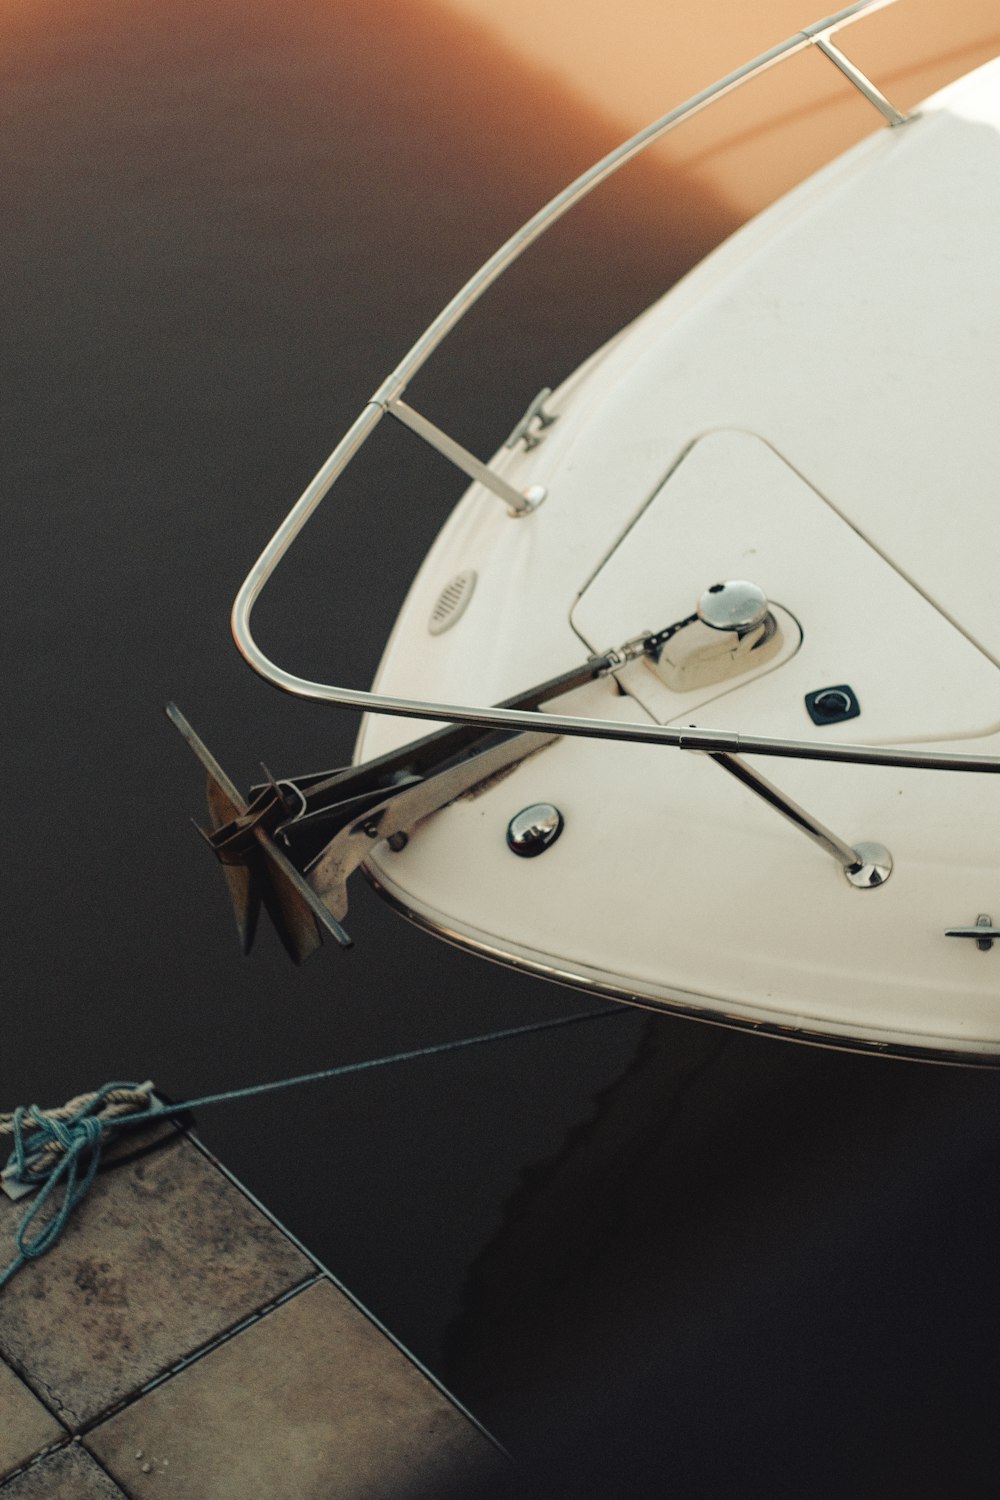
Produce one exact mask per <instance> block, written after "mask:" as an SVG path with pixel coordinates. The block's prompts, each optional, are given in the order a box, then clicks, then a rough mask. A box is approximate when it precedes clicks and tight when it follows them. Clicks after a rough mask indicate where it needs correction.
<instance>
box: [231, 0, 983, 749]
mask: <svg viewBox="0 0 1000 1500" xmlns="http://www.w3.org/2000/svg"><path fill="white" fill-rule="evenodd" d="M892 4H895V0H857V3H855V4H854V5H850V6H847V7H846V8H845V9H844V10H840V11H837V12H836V13H835V14H833V15H831V16H827V17H826V18H825V19H824V20H822V21H817V22H816V23H814V24H813V25H812V26H808V27H806V28H804V29H803V30H802V31H799V32H796V33H795V35H794V36H792V37H790V38H789V39H788V40H787V41H785V42H781V43H779V45H778V46H775V47H771V48H769V49H768V51H766V52H762V53H761V54H760V55H759V56H758V57H756V58H754V59H753V60H752V61H751V62H748V63H745V64H743V66H742V67H740V68H737V69H736V70H735V71H734V72H732V73H728V74H727V75H726V76H725V77H724V78H722V79H720V80H719V81H718V82H717V83H714V84H712V85H711V86H710V87H709V88H706V89H702V90H701V91H700V92H699V93H697V94H694V95H693V96H692V97H691V98H690V99H688V100H687V101H686V103H684V104H681V105H679V106H678V107H677V108H675V109H673V110H671V111H669V113H667V114H665V115H663V116H662V117H661V118H660V119H659V120H655V121H654V122H653V123H652V124H651V125H648V126H646V127H645V128H644V129H643V130H640V131H639V132H638V133H637V134H635V135H633V136H631V137H630V138H629V139H628V140H627V141H625V142H623V144H622V145H620V146H618V147H617V148H616V149H615V150H613V151H611V152H609V153H608V155H607V156H605V157H602V159H601V160H600V161H599V162H597V163H596V164H595V165H594V166H592V167H591V168H589V169H588V170H587V171H586V172H584V173H583V174H582V175H581V176H580V177H578V178H577V179H576V180H575V181H574V182H572V183H570V185H569V186H568V187H566V188H564V189H563V190H562V192H560V193H558V194H557V195H556V196H555V197H554V198H553V199H552V200H551V201H550V202H549V203H547V204H546V205H545V207H544V208H541V209H540V210H539V211H538V212H537V213H536V214H535V215H534V216H533V217H532V218H530V219H529V220H528V221H527V223H525V224H524V225H522V227H521V228H520V229H518V230H517V231H516V232H515V233H514V234H513V235H512V236H511V238H510V239H508V240H507V241H506V243H505V244H503V245H501V246H500V248H499V249H498V250H497V251H495V253H494V254H493V255H492V256H491V257H490V259H489V260H487V261H486V262H485V263H484V265H482V266H481V267H480V268H479V270H478V271H477V272H476V273H475V274H474V275H473V276H472V277H471V278H470V279H469V281H468V282H466V284H465V286H463V287H462V289H461V290H460V291H459V292H458V293H457V294H456V295H455V296H454V297H453V298H452V299H451V301H450V302H449V303H448V304H447V305H446V306H445V307H444V308H443V309H442V311H441V312H440V313H439V314H438V316H437V317H436V318H435V319H434V321H433V322H432V323H431V324H430V326H429V327H428V328H427V329H426V331H425V332H424V333H423V334H422V335H421V337H420V338H419V339H418V340H417V342H416V343H415V344H414V345H413V347H412V348H411V349H410V350H409V352H408V353H407V354H406V355H405V356H404V358H403V359H402V360H401V361H400V363H399V364H398V365H397V366H396V368H395V370H393V372H392V374H391V375H389V376H388V378H387V379H386V380H384V381H383V382H382V384H381V385H380V386H379V388H378V390H377V391H376V392H375V394H374V395H373V396H372V398H371V400H370V401H369V402H368V403H367V404H366V405H365V407H364V408H363V409H362V411H361V413H360V414H359V416H358V417H357V418H356V419H355V421H354V423H353V424H352V425H351V427H350V428H349V429H348V431H347V433H346V434H345V435H344V437H343V438H342V439H341V441H340V442H339V443H338V444H337V447H336V448H335V449H334V450H333V452H332V453H331V454H330V456H329V458H328V459H327V460H326V462H325V463H324V465H323V466H322V468H321V469H320V470H319V472H318V473H317V474H316V475H315V477H314V478H313V479H312V481H311V482H310V483H309V484H308V485H307V486H306V489H305V490H304V491H303V493H302V495H301V496H300V497H299V499H298V501H297V502H296V504H295V505H294V506H293V508H292V509H291V510H290V511H289V513H288V515H287V516H286V517H285V520H284V521H283V522H282V524H281V525H280V526H279V528H278V530H277V531H276V532H275V533H274V536H273V537H272V538H271V540H270V542H268V544H267V546H266V547H265V548H264V551H263V552H262V553H261V555H260V557H259V558H258V559H257V561H256V563H255V564H254V566H253V568H252V569H251V570H250V572H249V573H248V575H247V577H246V579H245V581H244V583H243V586H242V588H241V589H240V591H239V593H238V594H237V596H236V600H235V602H234V604H233V610H232V630H233V636H234V639H235V641H236V645H237V647H238V648H239V650H240V652H241V653H242V655H243V656H244V657H245V659H246V660H247V662H249V664H250V666H251V667H253V669H254V671H256V672H258V673H259V674H260V676H262V677H263V678H265V679H266V680H267V681H268V682H270V683H272V684H273V685H274V686H275V687H278V688H281V689H282V691H283V692H286V693H291V694H292V695H294V696H296V697H300V698H308V699H311V700H314V701H317V702H322V703H332V704H335V705H337V706H339V707H342V708H354V709H360V710H362V711H364V712H367V713H378V714H389V715H397V716H400V717H404V718H414V719H430V720H436V721H445V722H450V723H456V724H469V725H474V726H483V727H494V728H498V729H508V730H518V731H535V730H537V728H538V717H539V716H538V714H537V713H536V712H530V713H526V712H521V713H518V712H515V711H513V710H510V709H501V708H482V707H477V706H474V705H470V704H455V703H430V702H427V701H424V700H414V699H408V698H397V697H390V696H386V695H383V694H378V693H371V692H364V691H360V690H356V689H350V688H342V687H337V686H335V685H334V684H331V683H322V682H313V681H310V680H309V679H308V678H304V677H298V676H296V675H295V674H294V673H291V672H287V671H285V670H284V668H282V667H279V666H278V665H277V663H276V662H273V661H271V660H270V658H269V657H268V656H266V655H265V653H264V652H263V651H262V650H261V648H260V647H259V646H258V644H257V642H256V641H255V639H254V637H253V634H252V631H251V629H250V617H251V614H252V611H253V607H254V604H255V603H256V601H257V599H258V598H259V596H260V593H261V591H262V590H263V588H264V585H265V584H266V583H267V581H268V579H269V578H270V577H271V574H272V573H273V572H274V570H275V568H276V567H277V565H278V563H279V562H280V561H281V559H282V557H283V556H284V555H285V553H286V552H287V550H288V548H289V547H290V546H291V544H292V542H293V541H294V540H295V538H296V537H297V536H298V534H299V532H300V531H301V530H302V528H303V527H304V526H305V524H306V522H307V521H308V520H309V518H310V516H311V515H312V514H313V512H314V511H315V510H316V508H317V506H318V505H319V504H320V502H321V501H322V500H323V498H324V497H325V495H326V494H327V493H328V491H329V490H330V488H331V486H332V485H333V484H334V483H335V481H336V480H337V479H338V478H339V477H340V475H341V474H342V473H343V472H344V470H345V469H346V468H347V466H348V464H349V463H350V462H351V460H352V459H353V458H354V456H355V454H356V453H357V452H358V450H359V449H360V448H361V447H362V446H363V444H364V443H365V442H366V441H367V440H368V438H369V437H370V436H371V434H372V432H374V430H375V428H376V427H377V425H378V423H379V422H380V421H381V419H382V417H383V416H384V415H385V413H386V411H388V410H389V408H390V407H391V405H392V404H393V402H395V401H397V400H398V399H399V398H400V397H401V396H402V394H403V392H404V391H405V389H406V386H407V384H408V382H409V381H410V380H411V379H412V378H413V376H414V375H415V374H416V373H417V371H418V370H420V368H421V367H422V366H423V365H424V364H425V362H426V361H427V360H428V359H429V357H430V356H431V354H433V352H434V351H435V349H437V347H438V345H439V344H440V343H441V342H442V340H443V339H444V338H445V337H446V336H447V334H448V333H450V331H451V330H452V328H454V326H455V325H456V323H458V322H459V320H460V319H461V318H462V317H464V315H465V313H466V312H468V310H469V308H471V307H472V306H473V304H474V303H475V302H477V301H478V300H479V298H480V297H481V296H482V295H483V293H484V292H485V291H486V290H487V289H488V288H489V287H490V286H491V285H492V284H493V282H494V281H496V280H497V278H498V277H499V276H500V275H502V273H503V272H504V271H505V270H507V268H508V267H509V266H510V265H512V264H513V262H514V261H515V260H516V259H517V258H518V257H519V256H520V255H521V254H522V253H523V252H524V251H525V250H526V249H527V248H528V246H529V245H531V244H533V243H534V241H535V240H537V239H538V238H539V237H540V236H541V235H542V234H544V233H545V231H546V230H547V229H549V228H550V227H551V226H552V225H553V224H554V223H556V221H557V220H558V219H560V218H562V216H563V215H564V214H565V213H566V212H567V211H568V210H569V209H570V208H572V207H573V205H574V204H576V203H578V202H579V201H580V200H581V199H582V198H584V197H586V195H587V194H588V193H590V192H592V191H593V189H594V188H596V187H597V186H599V184H600V183H602V182H604V181H605V179H606V178H608V177H610V176H611V175H612V173H614V172H616V171H618V169H619V168H620V167H622V166H624V165H625V164H626V162H628V161H631V160H632V158H633V157H635V156H637V155H638V154H639V153H640V152H641V151H644V150H645V149H646V148H647V147H649V146H651V145H653V144H654V143H655V142H656V141H658V140H660V139H662V137H663V136H665V135H666V134H667V133H668V132H669V131H671V130H673V129H674V128H675V127H676V126H677V125H680V124H681V123H682V122H683V121H685V120H688V119H690V118H691V117H692V116H694V115H695V114H698V113H699V112H700V111H701V110H702V109H704V108H705V107H706V106H707V105H709V104H711V103H714V102H715V100H717V99H721V98H723V97H724V96H725V95H726V94H729V93H731V92H732V91H733V90H734V89H736V88H739V87H740V86H741V85H743V84H744V83H748V82H749V81H750V80H751V79H753V78H757V77H759V76H760V75H761V74H762V73H765V72H767V71H768V70H769V69H770V68H772V67H774V66H775V64H776V63H779V62H782V61H783V60H784V59H786V58H788V57H791V56H794V55H795V54H796V53H798V52H801V51H803V50H804V49H805V48H807V47H810V46H812V45H820V46H822V47H823V48H824V50H827V47H828V46H829V44H828V38H829V37H830V36H831V35H832V34H833V33H834V32H836V31H838V30H840V28H841V27H843V26H847V25H850V23H851V22H852V21H855V20H857V19H859V18H860V17H861V16H862V15H866V14H872V13H874V12H875V11H878V10H882V9H884V8H885V7H886V6H889V5H892ZM830 50H831V51H833V50H835V49H832V48H831V49H830ZM828 55H829V54H828ZM874 92H876V93H877V91H874ZM879 97H881V96H879ZM873 102H874V101H873ZM897 118H900V117H897ZM544 717H545V724H546V728H547V729H551V730H554V731H556V732H557V733H559V734H563V735H578V736H582V737H584V738H589V739H604V740H629V741H639V742H646V743H657V744H665V745H673V746H676V747H677V748H679V749H686V750H701V751H709V752H711V751H715V752H728V753H739V752H744V753H752V754H755V755H768V756H780V757H787V758H792V759H804V760H824V761H839V762H847V763H852V764H867V765H881V766H915V767H920V768H922V769H927V770H932V769H933V770H962V771H985V772H990V771H1000V757H997V756H985V755H953V754H949V753H947V752H938V751H923V750H916V749H887V750H884V749H881V748H879V747H878V746H873V745H843V744H837V743H834V742H829V741H821V742H817V743H808V742H805V741H798V740H788V739H781V738H772V737H768V736H761V735H741V734H736V733H731V732H728V731H722V730H692V729H683V730H677V729H671V728H669V727H667V726H665V725H659V724H640V723H635V724H628V723H621V722H611V721H608V720H603V719H586V718H579V717H576V716H567V715H560V714H549V713H546V714H545V716H544Z"/></svg>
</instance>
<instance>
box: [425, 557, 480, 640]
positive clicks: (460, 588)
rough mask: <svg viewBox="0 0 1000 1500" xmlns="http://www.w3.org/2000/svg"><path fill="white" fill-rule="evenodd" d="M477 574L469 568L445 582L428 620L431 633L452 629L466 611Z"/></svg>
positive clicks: (435, 633) (437, 633)
mask: <svg viewBox="0 0 1000 1500" xmlns="http://www.w3.org/2000/svg"><path fill="white" fill-rule="evenodd" d="M476 576H477V575H476V573H475V572H474V571H473V569H472V568H467V569H466V571H465V572H464V573H456V574H455V576H454V578H453V579H452V580H451V582H450V583H446V584H445V586H444V588H443V589H442V590H441V592H440V594H439V595H438V601H437V603H436V604H435V606H434V608H433V609H432V610H431V617H430V619H429V620H428V621H427V629H428V630H429V631H430V633H431V635H440V634H441V632H442V631H443V630H450V628H451V627H452V625H454V623H455V621H456V620H457V619H458V618H459V616H460V615H461V614H462V613H463V612H464V610H465V607H466V605H467V604H468V602H469V600H470V599H471V598H472V591H473V589H474V588H475V586H476Z"/></svg>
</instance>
